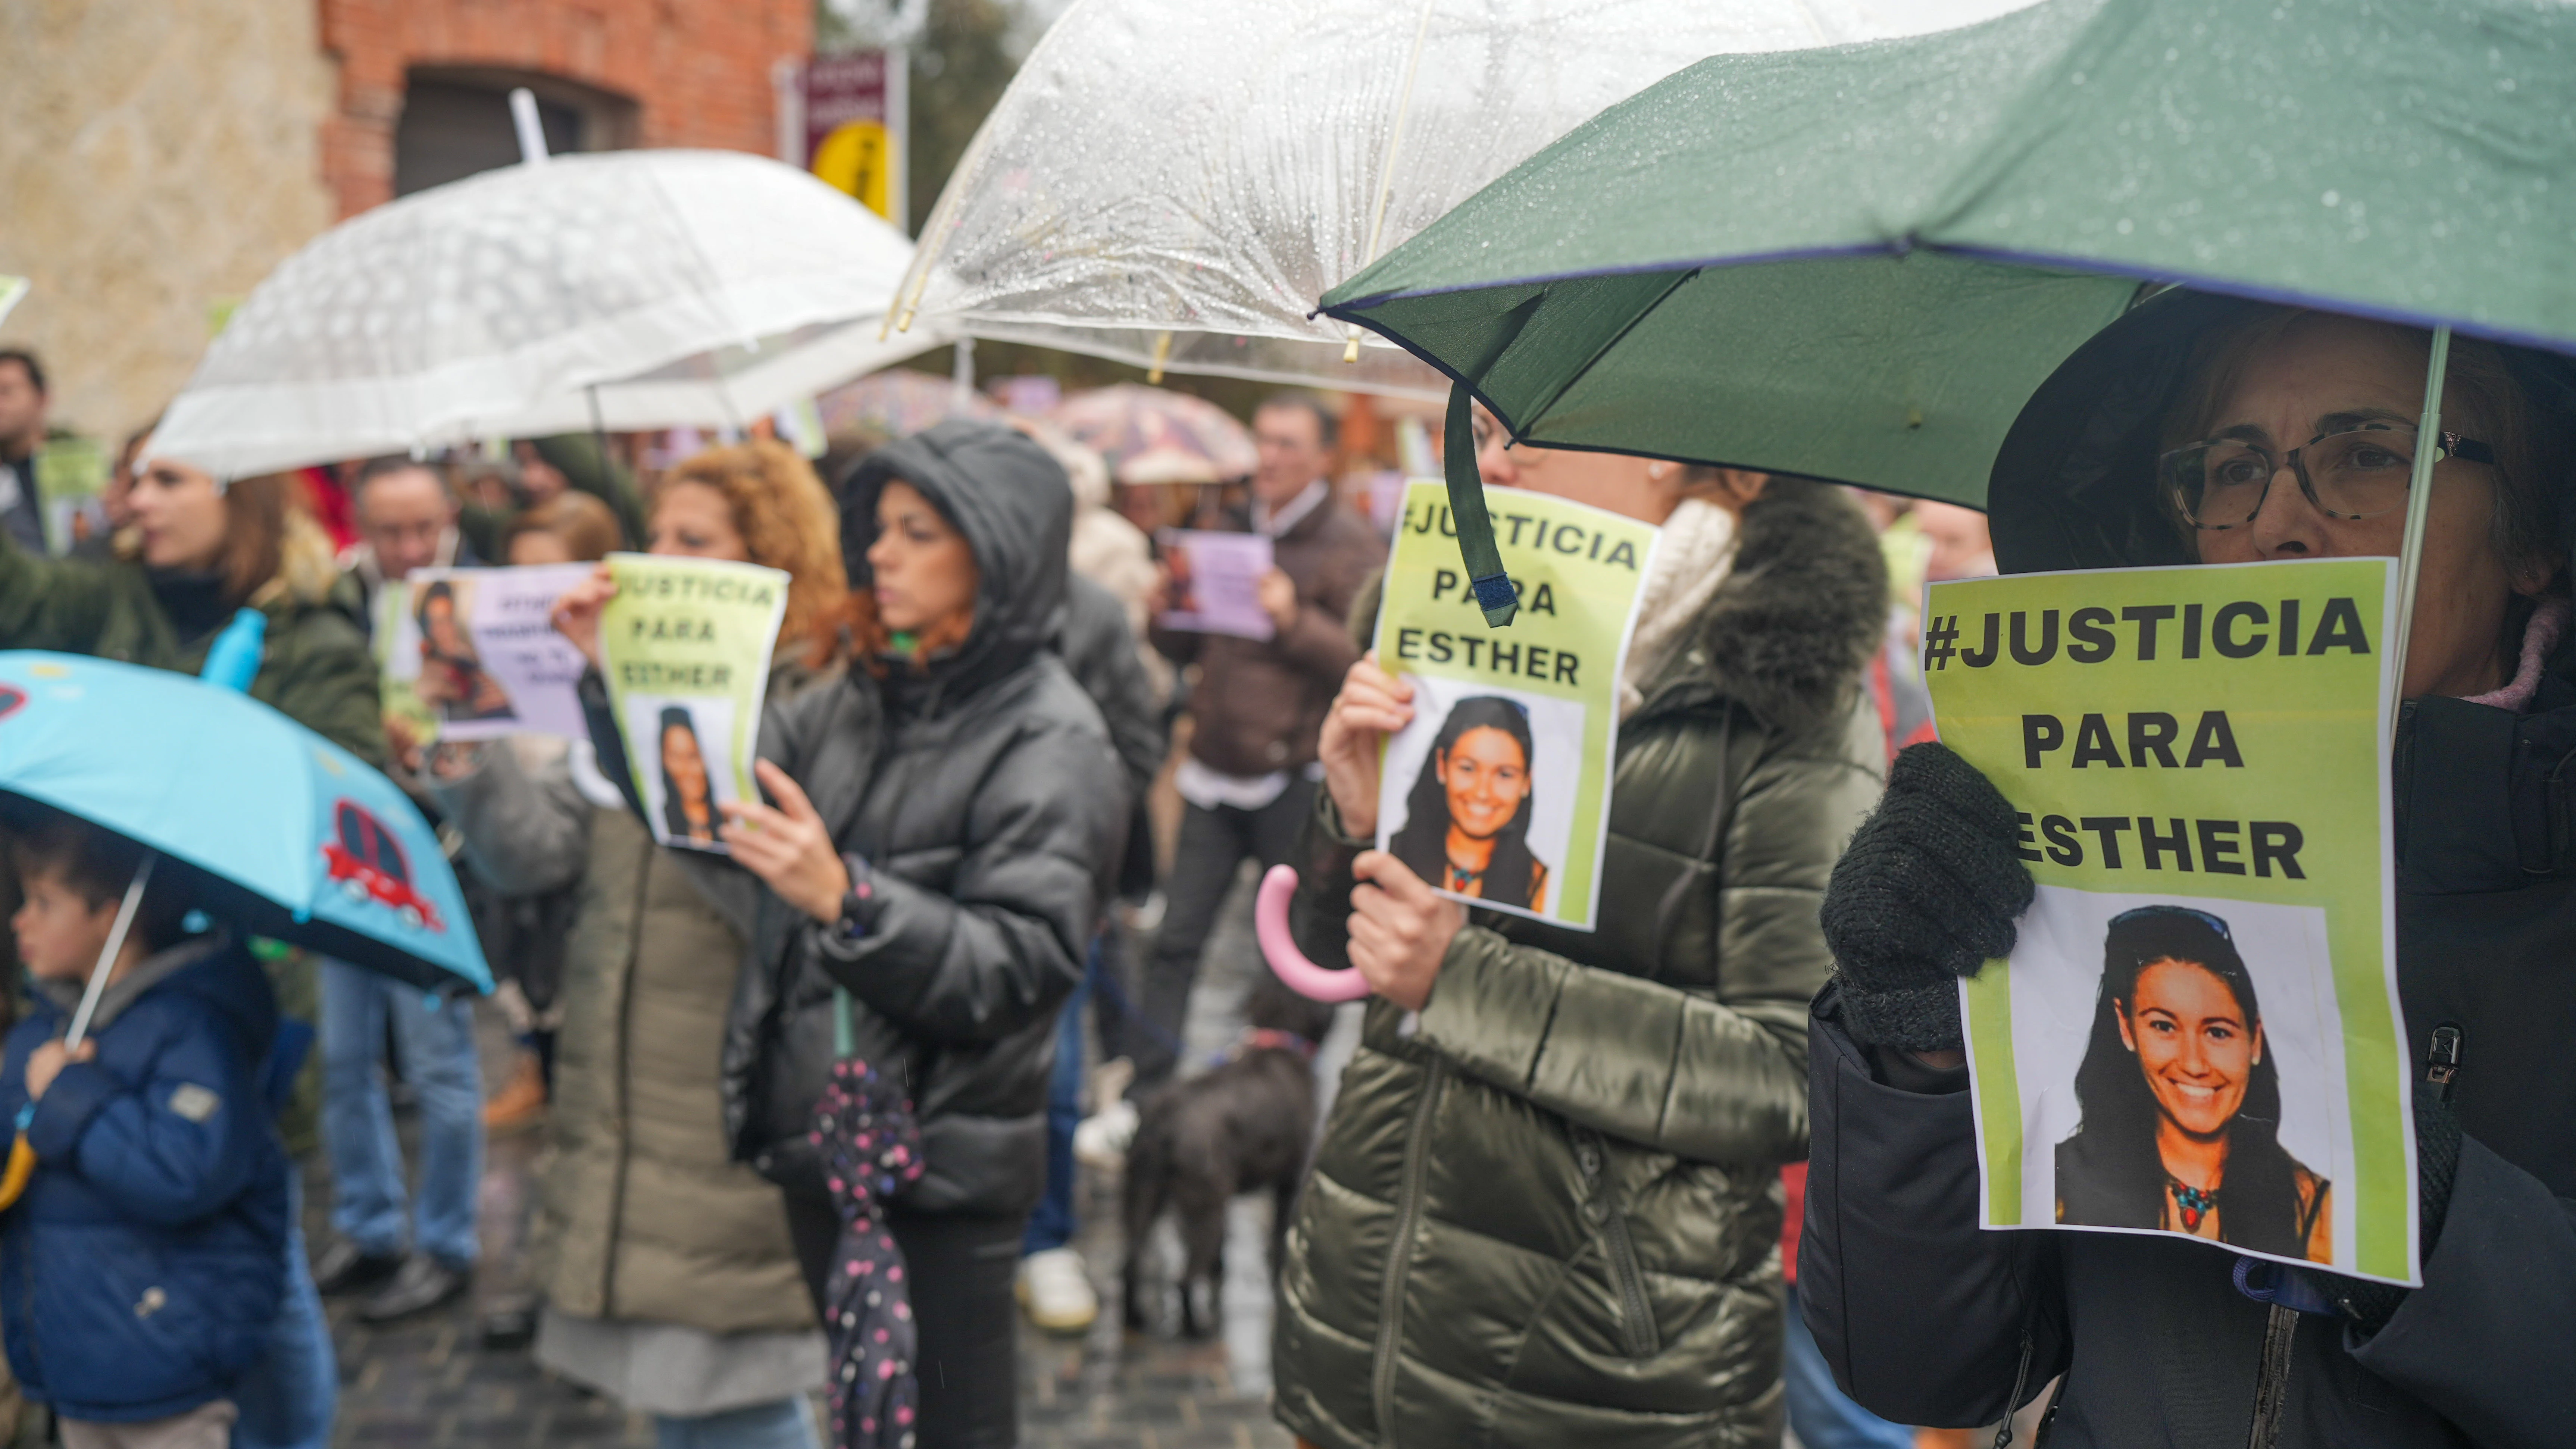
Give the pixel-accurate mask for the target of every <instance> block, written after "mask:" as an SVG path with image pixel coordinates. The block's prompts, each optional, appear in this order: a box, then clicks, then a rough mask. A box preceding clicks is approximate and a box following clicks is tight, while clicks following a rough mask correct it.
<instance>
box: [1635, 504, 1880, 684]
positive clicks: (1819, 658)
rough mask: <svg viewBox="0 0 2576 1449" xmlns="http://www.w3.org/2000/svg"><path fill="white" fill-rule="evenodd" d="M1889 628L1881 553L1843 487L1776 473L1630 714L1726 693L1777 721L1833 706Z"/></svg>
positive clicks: (1748, 512) (1748, 510) (1857, 679)
mask: <svg viewBox="0 0 2576 1449" xmlns="http://www.w3.org/2000/svg"><path fill="white" fill-rule="evenodd" d="M1886 633H1887V560H1886V558H1885V557H1884V556H1883V555H1882V554H1880V552H1879V548H1878V539H1877V537H1876V535H1874V534H1873V533H1871V532H1870V527H1869V520H1868V519H1867V518H1866V517H1864V516H1863V515H1862V513H1861V511H1860V508H1859V506H1858V505H1857V504H1855V503H1853V502H1852V501H1851V499H1850V498H1849V497H1847V496H1846V495H1845V494H1844V493H1843V490H1842V489H1840V488H1838V487H1835V486H1833V485H1832V484H1827V483H1817V482H1812V481H1810V480H1807V479H1803V478H1778V477H1775V478H1773V479H1772V480H1771V481H1770V484H1769V485H1768V486H1767V487H1765V488H1764V489H1763V491H1762V496H1761V497H1760V498H1758V499H1756V500H1754V502H1753V503H1752V504H1750V505H1749V506H1747V507H1746V508H1745V510H1744V516H1743V522H1742V524H1741V526H1740V527H1739V528H1738V530H1737V533H1736V541H1735V554H1734V562H1733V565H1732V568H1731V570H1730V572H1729V573H1728V575H1727V578H1726V581H1725V582H1724V583H1722V584H1720V585H1718V588H1717V592H1716V593H1715V594H1713V595H1711V596H1710V597H1709V600H1708V602H1707V603H1706V604H1705V605H1703V606H1702V607H1701V609H1700V614H1699V620H1698V622H1697V624H1696V625H1695V626H1694V627H1693V628H1692V629H1690V630H1689V631H1687V632H1686V633H1684V634H1683V636H1682V643H1681V644H1680V646H1679V647H1677V648H1675V650H1674V651H1673V654H1672V657H1671V658H1670V659H1669V660H1668V661H1666V663H1665V665H1664V668H1663V670H1662V671H1661V673H1660V674H1659V675H1658V677H1657V682H1656V684H1655V686H1654V687H1653V688H1651V689H1649V690H1648V691H1647V702H1646V705H1645V707H1644V709H1643V710H1641V711H1640V712H1639V713H1640V714H1652V713H1655V712H1656V711H1658V710H1661V709H1666V708H1674V707H1684V706H1688V705H1692V704H1698V703H1701V702H1704V701H1706V700H1708V699H1709V698H1711V697H1723V698H1727V699H1732V700H1735V701H1736V702H1738V703H1740V704H1742V705H1743V706H1744V707H1745V708H1746V709H1748V710H1751V711H1752V712H1753V713H1754V715H1755V716H1757V717H1758V718H1760V719H1761V720H1762V721H1763V722H1764V723H1766V724H1768V725H1770V726H1772V727H1773V728H1775V729H1781V730H1801V729H1807V728H1811V727H1814V726H1816V725H1819V724H1821V723H1823V722H1824V721H1826V720H1827V719H1830V718H1832V717H1834V716H1835V715H1837V714H1839V713H1840V712H1841V710H1842V708H1843V707H1844V706H1845V705H1846V704H1847V703H1848V702H1849V701H1850V699H1851V692H1852V691H1853V690H1854V689H1856V688H1858V687H1859V684H1860V675H1861V670H1862V669H1863V667H1864V666H1866V665H1867V664H1868V662H1869V659H1870V656H1871V655H1872V654H1874V653H1876V652H1877V650H1878V647H1879V644H1880V642H1881V641H1882V640H1883V639H1884V638H1885V637H1886Z"/></svg>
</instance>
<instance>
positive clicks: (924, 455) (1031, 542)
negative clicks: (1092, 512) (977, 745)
mask: <svg viewBox="0 0 2576 1449" xmlns="http://www.w3.org/2000/svg"><path fill="white" fill-rule="evenodd" d="M895 480H900V481H902V482H905V483H909V484H911V485H912V486H913V487H914V488H916V489H918V490H920V492H921V495H922V496H923V497H924V498H927V499H929V500H930V506H931V507H933V508H936V509H938V510H939V513H940V516H941V517H943V518H946V519H947V520H948V521H949V523H950V524H952V525H954V526H955V527H956V529H957V531H958V532H960V533H962V534H964V535H966V545H967V547H968V548H970V549H972V550H973V551H974V554H975V568H976V571H977V573H978V575H979V581H978V583H977V585H976V590H975V625H974V628H973V630H972V631H971V632H970V633H969V634H968V635H967V636H966V642H965V644H964V645H962V646H961V647H960V648H959V649H958V650H957V652H955V653H954V654H950V655H947V656H945V657H943V658H939V659H934V660H932V661H930V662H929V664H928V665H927V666H925V668H924V669H923V671H922V672H923V673H924V674H925V675H926V676H928V678H929V679H931V680H932V681H935V682H936V683H937V684H938V685H939V686H940V687H941V690H942V692H943V694H944V695H946V697H948V698H951V699H958V698H963V697H965V696H966V695H969V694H972V693H973V692H975V690H976V689H977V688H978V687H979V686H981V685H984V684H987V683H990V682H991V681H993V680H994V679H997V678H999V677H1001V676H1002V675H1004V674H1007V673H1009V672H1010V671H1011V670H1013V669H1015V668H1017V667H1018V666H1019V664H1020V663H1021V662H1022V661H1023V660H1025V659H1026V658H1027V657H1028V656H1029V654H1030V653H1032V652H1033V651H1035V650H1038V649H1042V648H1044V647H1046V645H1047V643H1048V642H1049V641H1050V640H1052V639H1054V638H1055V636H1056V634H1057V632H1058V631H1059V630H1060V629H1061V628H1062V627H1063V618H1064V609H1065V585H1064V578H1065V568H1066V565H1065V552H1066V549H1067V547H1068V546H1069V544H1070V542H1071V539H1072V536H1073V488H1072V485H1071V484H1069V483H1068V482H1067V481H1066V479H1065V472H1064V467H1063V465H1062V464H1060V463H1058V462H1056V460H1055V459H1054V458H1053V457H1051V456H1049V455H1048V453H1047V451H1046V450H1045V449H1044V448H1041V447H1039V446H1038V445H1037V443H1036V442H1034V441H1032V440H1031V439H1030V438H1028V437H1027V436H1025V435H1024V434H1021V433H1019V432H1016V431H1014V430H1012V429H1010V428H1006V427H1002V426H1000V425H998V424H995V423H978V422H970V421H967V420H965V419H963V418H951V419H949V420H948V421H946V422H943V423H940V424H938V425H937V426H935V427H931V428H929V429H926V430H924V431H922V432H918V433H915V434H913V435H912V436H911V437H908V438H904V439H901V440H900V441H897V442H894V443H890V444H888V445H886V446H885V447H883V448H879V449H878V450H877V451H875V452H873V453H870V454H869V455H868V456H867V457H866V458H864V459H862V460H860V462H859V465H858V467H857V468H855V469H853V470H851V473H850V476H849V478H848V479H847V481H845V482H844V483H843V484H842V486H841V489H840V498H839V500H838V501H839V503H840V506H841V560H842V563H843V565H844V566H845V567H847V568H848V570H849V575H850V587H852V588H853V589H864V588H866V587H868V585H869V583H870V582H871V580H873V578H874V577H875V575H874V572H873V571H872V570H871V569H870V568H869V567H868V558H867V554H868V546H869V545H870V544H873V543H874V542H876V537H877V495H878V494H879V493H881V492H883V491H884V490H885V485H886V484H887V483H888V482H890V481H895Z"/></svg>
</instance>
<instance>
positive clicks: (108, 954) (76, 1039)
mask: <svg viewBox="0 0 2576 1449" xmlns="http://www.w3.org/2000/svg"><path fill="white" fill-rule="evenodd" d="M160 862H161V853H160V852H159V851H156V850H147V851H145V852H143V863H142V864H141V865H138V866H136V867H135V868H134V880H133V883H132V884H130V885H128V886H126V888H125V900H124V901H123V902H122V903H121V904H119V905H118V906H117V908H116V925H115V926H114V927H113V928H111V929H110V930H109V931H108V933H107V944H106V945H105V946H103V947H101V948H99V953H98V964H97V965H96V966H93V967H91V968H90V973H89V985H88V986H86V987H84V988H82V990H81V999H80V1009H79V1010H77V1011H75V1012H73V1013H72V1029H71V1030H69V1031H67V1032H65V1033H63V1050H65V1051H76V1050H78V1049H79V1047H80V1044H81V1038H82V1037H85V1036H87V1035H89V1019H90V1017H91V1016H93V1015H95V1014H96V1013H97V1011H98V998H99V996H100V995H101V994H102V993H103V992H105V991H106V990H107V977H108V973H109V972H110V971H112V970H114V969H115V967H116V957H117V953H119V952H121V951H123V950H124V949H125V933H126V932H127V931H129V930H132V929H133V927H134V913H135V911H137V910H138V909H140V908H141V907H142V905H143V888H144V887H145V886H148V885H150V884H152V867H154V866H155V865H158V864H160Z"/></svg>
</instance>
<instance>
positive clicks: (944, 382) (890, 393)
mask: <svg viewBox="0 0 2576 1449" xmlns="http://www.w3.org/2000/svg"><path fill="white" fill-rule="evenodd" d="M814 407H815V410H816V411H817V412H820V413H821V414H822V415H823V427H824V428H825V430H826V431H829V432H835V433H837V432H839V431H841V430H842V429H844V428H872V429H874V430H876V431H877V432H880V433H883V434H885V435H886V436H887V437H889V438H904V437H910V436H911V435H912V434H914V433H917V432H920V431H921V430H922V429H924V428H926V427H929V426H930V425H931V424H933V423H938V422H944V421H946V420H947V419H949V418H974V419H977V420H980V421H987V422H989V421H992V420H994V419H997V418H999V417H1001V416H1002V409H1001V408H1000V406H999V405H997V404H995V403H994V402H993V401H992V400H991V399H990V398H987V397H985V396H984V395H982V394H981V393H975V392H969V393H966V394H965V395H964V399H963V405H962V406H961V405H960V398H959V394H958V389H957V384H956V383H955V382H954V381H952V380H950V379H948V378H944V377H933V376H931V375H930V374H929V373H926V372H915V371H913V370H912V369H911V368H908V367H890V368H888V369H886V370H885V371H883V372H878V373H871V374H869V375H868V376H866V377H863V378H860V379H859V380H858V381H856V382H849V383H843V384H842V385H841V386H839V387H836V388H833V389H832V390H831V391H830V392H827V393H824V394H823V395H822V396H820V397H818V398H816V399H814Z"/></svg>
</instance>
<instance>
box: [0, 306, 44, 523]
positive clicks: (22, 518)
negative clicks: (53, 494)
mask: <svg viewBox="0 0 2576 1449" xmlns="http://www.w3.org/2000/svg"><path fill="white" fill-rule="evenodd" d="M44 446H45V367H44V364H43V363H40V362H38V361H37V360H36V355H35V354H34V353H32V352H29V351H26V350H25V349H23V348H17V347H12V348H7V349H0V528H5V529H7V530H8V533H9V537H10V538H11V539H12V540H14V541H15V542H16V543H17V545H18V546H19V547H20V548H23V549H25V550H27V551H28V552H29V553H34V554H41V553H43V552H44V551H45V512H44V500H43V498H42V497H41V496H40V495H39V494H38V493H37V491H36V454H37V453H38V452H39V451H41V450H42V449H43V448H44Z"/></svg>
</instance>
